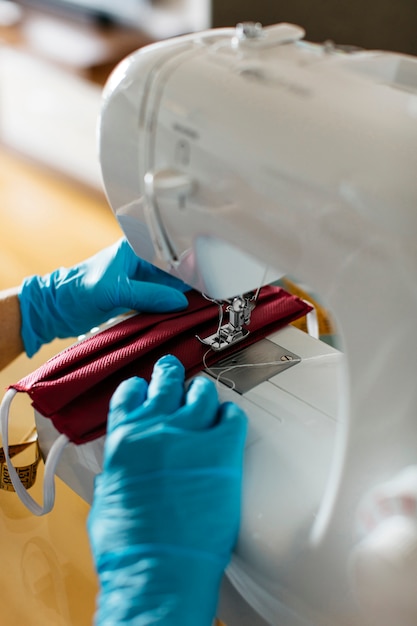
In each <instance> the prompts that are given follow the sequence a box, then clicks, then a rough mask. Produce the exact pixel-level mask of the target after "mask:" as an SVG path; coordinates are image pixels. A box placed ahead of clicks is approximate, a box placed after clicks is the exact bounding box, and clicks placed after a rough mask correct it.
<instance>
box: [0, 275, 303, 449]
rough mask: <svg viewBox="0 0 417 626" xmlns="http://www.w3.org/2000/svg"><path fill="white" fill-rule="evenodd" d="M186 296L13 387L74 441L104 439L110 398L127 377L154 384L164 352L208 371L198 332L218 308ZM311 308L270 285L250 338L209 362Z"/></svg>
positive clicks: (213, 325)
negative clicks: (180, 306) (178, 307)
mask: <svg viewBox="0 0 417 626" xmlns="http://www.w3.org/2000/svg"><path fill="white" fill-rule="evenodd" d="M186 295H187V298H188V301H189V307H188V309H186V310H185V311H180V312H178V313H161V314H154V313H152V314H145V313H141V314H138V315H135V316H133V317H131V318H128V319H126V320H124V321H122V322H120V323H119V324H117V325H115V326H113V327H110V328H108V329H106V330H104V331H102V332H100V333H98V334H97V335H94V336H92V337H89V338H88V339H85V340H84V341H81V342H79V343H77V344H74V345H73V346H71V347H70V348H67V349H66V350H64V351H63V352H61V353H60V354H58V355H57V356H55V357H53V358H52V359H50V360H49V361H47V362H46V363H45V364H44V365H42V366H41V367H40V368H38V369H37V370H35V371H34V372H32V373H31V374H29V375H28V376H26V377H25V378H23V379H22V380H20V381H19V382H18V383H16V384H14V385H11V387H12V388H14V389H16V390H17V391H23V392H27V393H28V394H29V396H30V397H31V399H32V405H33V406H34V408H35V409H36V410H37V411H39V413H40V414H41V415H43V416H44V417H49V418H50V419H51V420H52V421H53V423H54V426H55V428H56V429H57V430H58V431H59V432H61V433H64V434H66V435H67V436H68V437H69V439H70V440H71V441H73V442H74V443H77V444H79V443H84V442H86V441H91V440H93V439H95V438H97V437H99V436H101V435H102V434H104V433H105V430H106V423H107V411H108V405H109V401H110V398H111V396H112V394H113V392H114V391H115V389H116V387H117V386H118V385H119V383H120V382H122V381H123V380H125V379H126V378H130V377H131V376H140V377H142V378H145V379H146V380H148V381H149V379H150V376H151V373H152V369H153V365H154V363H155V362H156V361H157V360H158V359H159V358H160V357H161V356H163V355H164V354H173V355H175V356H176V357H178V359H179V360H180V361H181V362H182V363H183V365H184V367H185V369H186V372H187V377H190V376H193V375H194V374H197V373H198V372H199V371H201V370H203V369H204V365H203V356H204V354H205V353H206V352H207V350H208V346H206V345H202V344H201V343H200V342H199V341H198V339H197V338H196V335H199V336H200V337H206V336H208V335H211V334H212V333H214V332H216V330H217V326H218V307H217V306H216V305H213V304H212V303H211V302H208V301H207V300H206V299H204V298H203V297H202V296H201V295H200V294H199V293H197V292H195V291H191V292H189V293H188V294H186ZM309 310H310V307H309V306H308V305H307V304H306V303H305V302H303V301H302V300H300V299H299V298H297V297H295V296H292V295H290V294H288V293H287V292H286V291H284V290H283V289H281V288H279V287H264V288H263V289H262V290H261V292H260V294H259V297H258V301H257V305H256V307H255V309H254V310H253V312H252V317H251V323H250V327H249V328H250V333H249V335H248V337H247V338H245V339H244V340H243V341H241V342H239V343H238V344H237V345H236V347H234V348H229V349H227V352H226V353H225V352H217V353H216V352H213V351H210V353H209V355H208V356H207V358H206V362H207V364H208V365H213V364H214V363H215V362H216V361H217V360H220V359H222V358H224V357H225V355H226V354H227V355H229V354H231V353H232V352H234V351H237V350H241V349H242V348H243V347H245V346H247V345H250V344H251V343H253V342H255V341H257V340H258V339H260V338H262V337H265V336H266V335H269V334H271V333H272V332H274V331H275V330H278V328H280V327H282V326H284V325H285V324H288V323H289V322H291V321H293V320H294V319H297V318H298V317H302V316H303V315H305V314H306V313H307V312H308V311H309Z"/></svg>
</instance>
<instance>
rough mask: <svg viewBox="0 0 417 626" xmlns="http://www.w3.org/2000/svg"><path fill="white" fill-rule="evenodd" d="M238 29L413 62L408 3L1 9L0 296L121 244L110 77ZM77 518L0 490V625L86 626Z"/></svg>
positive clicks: (47, 351) (64, 506)
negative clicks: (255, 25)
mask: <svg viewBox="0 0 417 626" xmlns="http://www.w3.org/2000/svg"><path fill="white" fill-rule="evenodd" d="M240 21H259V22H261V23H262V24H264V25H268V24H272V23H277V22H282V21H285V22H292V23H295V24H299V25H300V26H303V27H304V28H305V30H306V39H308V40H310V41H315V42H323V41H325V40H333V41H335V42H336V43H338V44H350V45H354V46H359V47H365V48H379V49H387V50H393V51H397V52H403V53H408V54H417V5H416V2H415V0H280V1H275V2H273V1H272V0H256V2H254V1H253V0H20V1H16V2H11V1H9V0H7V1H6V0H0V289H3V288H7V287H11V286H13V285H16V284H19V283H20V281H21V280H22V278H23V277H24V276H26V275H29V274H35V273H37V274H43V273H45V272H49V271H52V270H53V269H55V268H56V267H57V266H59V265H66V266H69V265H72V264H74V263H76V262H78V261H80V260H82V259H84V258H86V257H87V256H89V255H91V254H93V253H95V252H96V251H98V250H100V249H101V248H103V247H104V246H107V245H108V244H110V243H112V242H113V241H115V240H116V239H117V238H118V237H119V236H120V234H121V233H120V230H119V227H118V226H117V224H116V221H115V219H114V218H113V215H112V213H111V211H110V209H109V207H108V205H107V202H106V199H105V197H104V194H103V191H102V188H101V178H100V171H99V166H98V160H97V150H96V122H97V116H98V113H99V109H100V99H101V91H102V87H103V85H104V83H105V81H106V79H107V77H108V76H109V73H110V72H111V70H112V69H113V67H114V66H115V65H116V64H117V63H118V62H119V61H120V60H121V59H122V58H123V57H125V56H126V55H127V54H128V53H130V52H131V51H133V50H136V49H137V48H140V47H141V46H143V45H145V44H147V43H150V42H153V41H157V40H159V39H163V38H166V37H171V36H174V35H178V34H182V33H186V32H190V31H197V30H203V29H206V28H209V27H220V26H234V25H235V24H236V23H237V22H240ZM65 345H68V343H65V342H62V341H60V342H58V341H57V342H53V343H52V344H50V345H49V346H46V347H44V348H43V349H42V350H41V351H40V352H39V353H38V354H37V355H36V356H35V357H34V358H33V359H31V360H29V359H27V358H26V357H24V356H22V357H20V358H19V359H17V360H16V362H15V363H13V364H12V365H11V366H10V367H9V368H7V369H6V370H4V371H3V372H1V373H0V386H1V389H2V390H4V389H5V388H6V386H7V385H8V384H11V383H13V382H16V381H17V380H19V379H20V378H21V377H22V376H23V375H25V374H26V373H29V372H30V371H32V370H33V369H35V368H36V367H37V366H38V365H40V364H42V363H43V362H44V361H45V360H46V359H47V358H49V357H50V356H52V355H53V354H55V353H56V352H58V351H59V350H61V349H62V348H63V347H65ZM16 405H17V406H16V410H15V411H14V413H15V414H14V415H12V425H11V439H12V441H13V442H15V443H17V442H18V441H20V440H22V439H23V438H24V437H25V435H26V433H27V432H29V431H30V429H31V427H32V426H33V412H32V409H31V407H30V405H29V402H27V401H26V399H25V398H21V399H20V398H19V400H18V401H17V402H16ZM41 486H42V468H41V469H40V478H39V479H38V481H37V483H36V484H35V486H34V487H33V489H32V495H34V496H35V497H36V498H37V499H38V500H41V499H42V495H41ZM87 515H88V506H87V505H86V504H85V503H84V502H83V501H82V500H81V499H80V498H78V496H76V495H75V494H74V493H72V492H71V491H70V490H69V489H68V488H67V487H66V486H65V485H64V484H63V483H61V482H60V481H59V480H57V501H56V505H55V509H54V511H53V512H52V513H51V514H50V515H48V516H47V517H46V518H35V517H33V516H32V515H31V514H30V513H29V512H27V511H26V509H24V507H23V505H21V504H20V503H19V501H18V499H17V497H16V496H15V494H13V493H8V492H1V491H0V551H1V554H2V568H1V572H0V586H1V588H2V590H3V598H4V601H3V603H2V616H1V618H0V622H1V624H7V626H14V625H19V626H20V625H21V624H28V625H29V626H38V625H39V626H49V625H51V626H52V625H53V626H73V625H74V626H88V625H90V624H91V623H92V615H93V612H94V601H95V600H94V599H95V594H96V591H97V587H96V580H95V575H94V570H93V566H92V563H91V559H90V555H89V548H88V541H87V536H86V531H85V522H86V517H87ZM179 626H180V625H179Z"/></svg>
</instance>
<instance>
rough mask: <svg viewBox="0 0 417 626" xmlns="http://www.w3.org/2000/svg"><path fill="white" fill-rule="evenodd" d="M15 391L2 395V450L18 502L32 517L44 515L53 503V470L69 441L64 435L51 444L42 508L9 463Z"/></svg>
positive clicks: (9, 390)
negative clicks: (11, 411) (11, 414)
mask: <svg viewBox="0 0 417 626" xmlns="http://www.w3.org/2000/svg"><path fill="white" fill-rule="evenodd" d="M16 393H17V392H16V390H15V389H8V390H7V391H6V393H5V395H4V398H3V400H2V403H1V405H0V427H1V435H2V439H3V450H4V456H5V459H6V464H7V468H8V470H9V476H10V480H11V481H12V484H13V487H14V490H15V491H16V493H17V495H18V496H19V498H20V500H21V501H22V502H23V504H24V505H25V506H26V508H27V509H29V511H30V512H31V513H33V514H34V515H38V516H41V515H45V514H46V513H49V512H50V511H51V510H52V508H53V506H54V503H55V470H56V467H57V465H58V462H59V459H60V456H61V453H62V451H63V449H64V448H65V446H66V445H67V443H68V441H69V439H68V437H67V436H66V435H60V436H59V437H58V438H57V439H56V440H55V441H54V443H53V445H52V447H51V449H50V451H49V454H48V458H47V459H46V463H45V472H44V481H43V506H40V505H39V504H38V503H37V502H36V500H34V499H33V498H32V496H31V495H30V494H29V493H28V492H27V491H26V489H25V487H24V485H23V483H22V482H21V480H20V478H19V476H18V473H17V471H16V469H15V467H14V465H13V464H12V462H11V459H10V454H9V413H10V404H11V402H12V400H13V398H14V397H15V395H16Z"/></svg>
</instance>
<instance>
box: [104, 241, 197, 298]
mask: <svg viewBox="0 0 417 626" xmlns="http://www.w3.org/2000/svg"><path fill="white" fill-rule="evenodd" d="M116 245H118V251H117V257H119V258H120V259H123V266H124V271H125V273H126V274H127V275H128V276H129V278H132V279H135V280H137V281H145V282H149V283H157V284H159V285H167V286H169V287H174V288H175V289H177V290H178V291H188V290H189V289H191V287H190V286H189V285H187V284H186V283H184V282H183V281H182V280H181V279H180V278H176V277H175V276H171V274H168V272H164V271H163V270H161V269H159V267H155V265H152V263H149V262H148V261H145V260H144V259H142V258H141V257H139V256H137V254H136V253H135V252H134V250H133V249H132V247H131V246H130V244H129V242H128V241H127V240H126V239H124V238H122V239H121V240H120V241H119V242H118V244H116Z"/></svg>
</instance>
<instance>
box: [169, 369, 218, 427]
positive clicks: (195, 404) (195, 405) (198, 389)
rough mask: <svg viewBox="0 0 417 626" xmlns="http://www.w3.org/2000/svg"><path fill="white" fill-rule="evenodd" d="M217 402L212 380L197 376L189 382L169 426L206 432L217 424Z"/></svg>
mask: <svg viewBox="0 0 417 626" xmlns="http://www.w3.org/2000/svg"><path fill="white" fill-rule="evenodd" d="M218 408H219V401H218V397H217V390H216V386H215V384H214V383H213V381H212V380H209V379H208V378H204V377H203V376H197V377H196V378H194V379H193V380H192V381H191V384H190V386H189V388H188V391H187V393H186V396H185V403H184V406H183V407H181V408H180V409H179V410H178V411H177V412H176V414H175V415H174V416H173V419H172V420H171V421H170V422H169V425H170V426H172V427H175V428H180V429H183V430H207V429H208V428H211V427H212V426H214V425H215V424H216V423H217V419H218V417H217V411H218Z"/></svg>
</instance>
